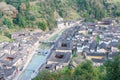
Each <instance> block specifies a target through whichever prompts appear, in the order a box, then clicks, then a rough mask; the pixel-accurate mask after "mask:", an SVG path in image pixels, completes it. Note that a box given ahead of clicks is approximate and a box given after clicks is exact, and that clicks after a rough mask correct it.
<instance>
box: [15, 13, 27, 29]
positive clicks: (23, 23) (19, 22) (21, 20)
mask: <svg viewBox="0 0 120 80" xmlns="http://www.w3.org/2000/svg"><path fill="white" fill-rule="evenodd" d="M13 23H15V24H17V25H19V26H20V27H22V28H24V27H25V26H26V21H25V19H24V18H23V17H22V16H20V15H17V17H16V18H14V19H13Z"/></svg>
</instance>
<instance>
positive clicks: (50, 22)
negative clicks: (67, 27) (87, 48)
mask: <svg viewBox="0 0 120 80" xmlns="http://www.w3.org/2000/svg"><path fill="white" fill-rule="evenodd" d="M0 4H1V5H0V27H1V28H2V29H1V31H0V34H4V32H2V31H3V30H4V31H5V30H6V29H7V31H6V32H9V33H10V31H11V30H12V31H14V30H20V29H23V28H27V29H29V28H30V29H37V28H40V29H42V30H43V31H45V30H51V29H54V28H55V27H56V19H57V18H59V17H62V18H64V19H66V20H68V19H76V18H80V17H83V18H85V21H96V20H100V19H102V18H106V17H118V16H120V11H119V10H120V6H119V4H120V3H119V0H0Z"/></svg>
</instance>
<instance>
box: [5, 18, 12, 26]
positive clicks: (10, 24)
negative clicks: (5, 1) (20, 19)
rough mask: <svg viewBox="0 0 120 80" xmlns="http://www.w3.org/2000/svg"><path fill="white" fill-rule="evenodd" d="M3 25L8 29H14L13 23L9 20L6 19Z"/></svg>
mask: <svg viewBox="0 0 120 80" xmlns="http://www.w3.org/2000/svg"><path fill="white" fill-rule="evenodd" d="M3 24H4V25H6V26H7V27H8V28H12V21H11V20H10V19H8V18H4V20H3Z"/></svg>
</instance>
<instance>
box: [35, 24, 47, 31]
mask: <svg viewBox="0 0 120 80" xmlns="http://www.w3.org/2000/svg"><path fill="white" fill-rule="evenodd" d="M37 25H38V28H40V29H41V30H43V31H45V30H46V23H45V22H38V23H37Z"/></svg>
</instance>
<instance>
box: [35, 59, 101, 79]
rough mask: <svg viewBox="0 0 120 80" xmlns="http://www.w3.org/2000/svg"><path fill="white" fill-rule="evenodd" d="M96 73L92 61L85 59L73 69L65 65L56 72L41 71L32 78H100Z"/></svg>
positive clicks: (97, 71) (96, 70)
mask: <svg viewBox="0 0 120 80" xmlns="http://www.w3.org/2000/svg"><path fill="white" fill-rule="evenodd" d="M101 71H102V70H101ZM98 73H99V70H98V69H97V68H95V67H93V66H92V62H90V61H87V62H83V63H82V64H80V65H79V66H78V67H77V68H76V69H75V70H73V69H71V68H69V67H65V68H64V69H63V70H59V71H58V72H49V71H46V70H45V71H42V72H40V73H39V75H38V76H37V77H36V78H35V79H34V80H102V78H101V79H99V75H98Z"/></svg>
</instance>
